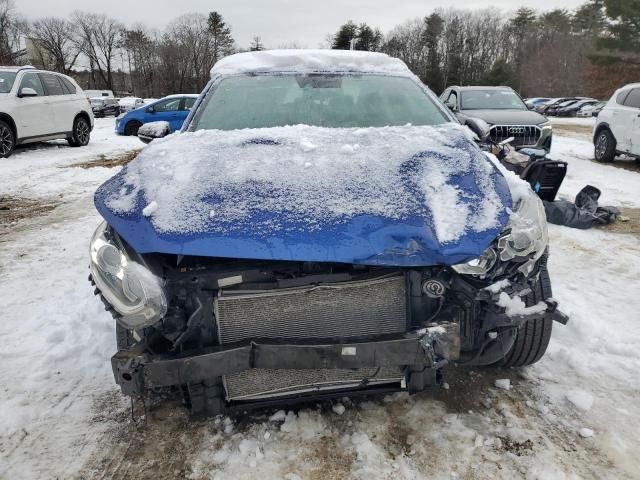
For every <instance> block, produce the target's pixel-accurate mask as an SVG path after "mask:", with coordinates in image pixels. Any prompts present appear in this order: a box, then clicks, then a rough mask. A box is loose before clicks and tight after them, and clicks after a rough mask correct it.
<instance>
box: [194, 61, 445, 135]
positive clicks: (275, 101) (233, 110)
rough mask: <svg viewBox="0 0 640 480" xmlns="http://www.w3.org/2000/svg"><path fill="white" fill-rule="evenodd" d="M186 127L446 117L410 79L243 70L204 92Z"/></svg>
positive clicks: (372, 123) (333, 124)
mask: <svg viewBox="0 0 640 480" xmlns="http://www.w3.org/2000/svg"><path fill="white" fill-rule="evenodd" d="M198 110H199V112H198V113H197V115H196V118H195V119H194V122H193V127H192V129H196V130H197V129H219V130H234V129H241V128H270V127H281V126H285V125H299V124H304V125H312V126H319V127H330V128H349V127H382V126H387V125H389V126H399V125H406V124H412V125H439V124H442V123H445V122H448V121H450V119H449V118H448V117H447V116H446V115H445V114H444V113H443V112H442V111H441V110H440V109H439V108H438V106H437V105H436V104H435V102H434V101H433V100H431V98H430V97H429V96H428V95H427V94H426V93H425V91H424V90H422V89H421V88H420V87H419V86H418V85H417V84H416V83H415V82H414V81H412V80H411V79H409V78H404V77H392V76H384V75H335V74H333V75H330V74H313V75H266V74H265V75H246V76H238V77H230V78H227V79H224V80H222V81H221V82H220V84H219V85H218V86H217V87H215V89H214V90H213V92H212V93H210V94H209V95H207V98H206V100H205V104H204V106H203V107H201V108H199V109H198Z"/></svg>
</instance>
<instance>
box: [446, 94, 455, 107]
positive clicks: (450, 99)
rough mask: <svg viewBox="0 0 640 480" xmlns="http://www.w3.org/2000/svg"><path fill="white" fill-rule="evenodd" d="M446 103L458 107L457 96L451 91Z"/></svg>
mask: <svg viewBox="0 0 640 480" xmlns="http://www.w3.org/2000/svg"><path fill="white" fill-rule="evenodd" d="M446 103H453V104H454V105H455V106H456V108H457V107H458V94H457V93H456V92H455V91H454V90H452V91H451V93H450V94H449V97H448V98H447V102H446Z"/></svg>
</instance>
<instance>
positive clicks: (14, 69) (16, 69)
mask: <svg viewBox="0 0 640 480" xmlns="http://www.w3.org/2000/svg"><path fill="white" fill-rule="evenodd" d="M35 69H36V68H35V67H33V66H31V65H23V66H19V67H16V66H8V67H3V66H0V70H2V71H4V72H19V71H20V70H35Z"/></svg>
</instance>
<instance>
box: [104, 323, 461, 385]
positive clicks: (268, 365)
mask: <svg viewBox="0 0 640 480" xmlns="http://www.w3.org/2000/svg"><path fill="white" fill-rule="evenodd" d="M459 352H460V332H459V328H458V324H455V323H450V324H446V325H439V326H437V327H432V328H425V329H422V330H419V331H418V332H414V333H408V334H406V335H404V336H389V337H384V338H377V339H376V340H375V341H364V342H354V343H295V344H291V343H262V342H260V341H253V342H250V343H248V344H243V345H239V346H225V347H219V348H216V349H210V350H209V351H207V352H206V353H201V354H198V355H192V356H182V357H177V356H174V357H168V356H154V357H151V356H149V355H147V354H145V353H144V352H143V351H142V348H141V346H140V345H134V346H133V347H132V348H131V349H130V350H127V351H121V352H118V353H117V354H115V355H114V356H113V357H112V358H111V366H112V368H113V374H114V377H115V379H116V382H117V383H118V384H119V385H120V387H121V388H122V392H123V393H124V394H125V395H142V394H144V393H145V392H146V391H148V390H150V389H154V388H161V387H170V386H175V385H184V384H188V383H195V382H201V381H204V380H206V379H210V378H214V377H220V376H224V375H231V374H234V373H240V372H243V371H246V370H250V369H253V368H263V369H315V370H319V369H357V368H371V367H373V368H376V367H381V368H382V367H393V366H411V368H412V369H425V368H426V369H433V370H435V369H438V368H440V367H442V366H444V365H445V364H446V363H447V362H448V361H450V360H451V361H455V360H456V359H457V358H458V355H459Z"/></svg>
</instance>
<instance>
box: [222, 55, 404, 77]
mask: <svg viewBox="0 0 640 480" xmlns="http://www.w3.org/2000/svg"><path fill="white" fill-rule="evenodd" d="M258 72H363V73H386V74H396V75H412V74H411V71H410V70H409V68H408V67H407V65H406V64H405V63H404V62H403V61H402V60H400V59H398V58H393V57H390V56H388V55H387V54H384V53H375V52H359V51H350V50H265V51H261V52H245V53H237V54H235V55H231V56H228V57H225V58H223V59H222V60H220V61H219V62H218V63H216V64H215V65H214V67H213V68H212V69H211V76H212V77H213V76H216V75H232V74H238V73H258Z"/></svg>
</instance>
